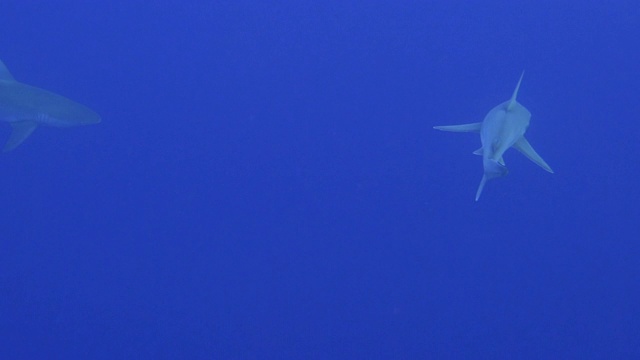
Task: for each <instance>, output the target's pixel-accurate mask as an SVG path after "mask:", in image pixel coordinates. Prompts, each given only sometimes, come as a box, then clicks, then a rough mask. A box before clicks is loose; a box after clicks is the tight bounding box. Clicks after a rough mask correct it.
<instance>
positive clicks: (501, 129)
mask: <svg viewBox="0 0 640 360" xmlns="http://www.w3.org/2000/svg"><path fill="white" fill-rule="evenodd" d="M523 75H524V72H523V73H522V75H520V80H518V84H517V85H516V89H515V90H514V91H513V95H512V96H511V99H509V100H507V101H505V102H503V103H501V104H499V105H498V106H496V107H494V108H493V109H491V111H489V113H488V114H487V116H485V118H484V120H483V121H482V122H477V123H470V124H462V125H449V126H434V129H437V130H443V131H453V132H475V133H480V141H481V143H482V147H481V148H480V149H478V150H476V151H474V154H476V155H481V156H482V165H483V168H484V174H483V175H482V180H480V185H479V186H478V190H477V191H476V201H478V199H479V198H480V195H481V194H482V190H483V189H484V185H485V184H486V182H487V181H488V180H491V179H495V178H498V177H502V176H505V175H507V173H508V170H507V167H506V166H505V163H504V159H503V158H502V155H503V154H504V153H505V151H507V150H508V149H509V148H511V147H513V148H515V149H517V150H519V151H520V152H521V153H522V154H524V156H526V157H527V158H529V159H530V160H531V161H533V162H534V163H536V164H538V165H539V166H540V167H542V168H543V169H545V170H546V171H548V172H550V173H553V170H551V167H549V165H548V164H547V163H546V162H545V161H544V160H543V159H542V157H540V155H538V153H537V152H536V151H535V150H534V149H533V147H531V144H529V141H527V139H526V138H525V137H524V133H525V132H526V131H527V128H528V127H529V121H530V119H531V113H530V112H529V110H527V109H526V108H525V107H524V106H522V105H521V104H520V103H519V102H517V101H516V97H517V96H518V90H519V89H520V83H521V82H522V76H523Z"/></svg>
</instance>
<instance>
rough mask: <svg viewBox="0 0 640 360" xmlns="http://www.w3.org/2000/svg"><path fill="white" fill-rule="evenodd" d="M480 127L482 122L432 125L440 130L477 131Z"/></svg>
mask: <svg viewBox="0 0 640 360" xmlns="http://www.w3.org/2000/svg"><path fill="white" fill-rule="evenodd" d="M481 127H482V123H479V122H477V123H473V124H462V125H445V126H434V127H433V128H434V129H436V130H442V131H452V132H475V133H478V132H480V128H481Z"/></svg>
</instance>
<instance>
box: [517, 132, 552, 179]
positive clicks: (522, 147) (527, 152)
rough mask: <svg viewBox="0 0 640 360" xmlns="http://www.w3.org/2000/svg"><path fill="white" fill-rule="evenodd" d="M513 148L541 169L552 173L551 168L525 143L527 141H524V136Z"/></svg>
mask: <svg viewBox="0 0 640 360" xmlns="http://www.w3.org/2000/svg"><path fill="white" fill-rule="evenodd" d="M513 147H514V148H516V149H517V150H518V151H520V152H521V153H522V154H524V156H526V157H528V158H529V160H531V161H533V162H534V163H536V164H538V166H540V167H541V168H543V169H545V170H547V171H548V172H550V173H553V170H551V167H550V166H549V165H548V164H547V163H546V162H545V161H544V160H542V158H541V157H540V155H538V153H537V152H536V151H535V150H533V147H531V144H529V142H528V141H527V139H525V137H524V136H522V137H521V138H520V139H519V140H518V141H516V143H515V144H513Z"/></svg>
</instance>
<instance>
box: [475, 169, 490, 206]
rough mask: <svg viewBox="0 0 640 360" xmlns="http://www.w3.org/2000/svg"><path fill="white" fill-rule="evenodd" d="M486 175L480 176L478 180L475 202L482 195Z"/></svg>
mask: <svg viewBox="0 0 640 360" xmlns="http://www.w3.org/2000/svg"><path fill="white" fill-rule="evenodd" d="M487 180H488V179H487V175H482V180H480V185H479V186H478V191H476V201H478V199H480V195H482V190H483V189H484V184H486V183H487Z"/></svg>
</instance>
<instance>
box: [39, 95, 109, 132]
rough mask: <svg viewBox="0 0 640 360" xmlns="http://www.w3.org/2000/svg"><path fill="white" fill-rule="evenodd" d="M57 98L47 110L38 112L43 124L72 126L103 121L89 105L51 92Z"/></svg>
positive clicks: (40, 122) (40, 121)
mask: <svg viewBox="0 0 640 360" xmlns="http://www.w3.org/2000/svg"><path fill="white" fill-rule="evenodd" d="M51 95H52V96H54V97H55V98H57V99H56V102H55V103H53V102H52V103H50V104H49V106H48V107H47V108H46V111H42V112H39V113H38V114H37V120H36V121H37V122H38V123H39V124H42V125H49V126H56V127H70V126H80V125H91V124H97V123H99V122H100V121H101V119H100V115H98V114H97V113H96V112H95V111H93V110H91V109H89V108H88V107H86V106H84V105H81V104H78V103H76V102H74V101H72V100H69V99H67V98H64V97H62V96H60V95H57V94H51Z"/></svg>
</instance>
